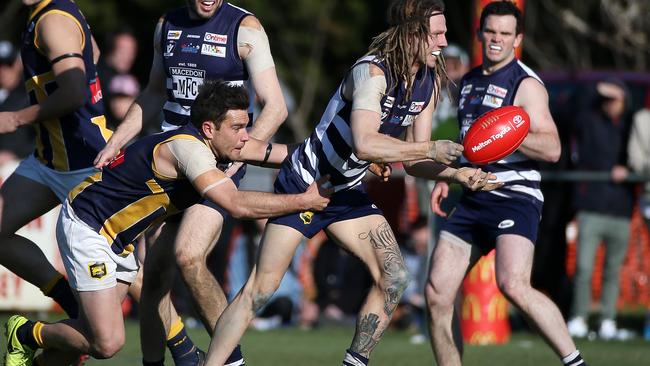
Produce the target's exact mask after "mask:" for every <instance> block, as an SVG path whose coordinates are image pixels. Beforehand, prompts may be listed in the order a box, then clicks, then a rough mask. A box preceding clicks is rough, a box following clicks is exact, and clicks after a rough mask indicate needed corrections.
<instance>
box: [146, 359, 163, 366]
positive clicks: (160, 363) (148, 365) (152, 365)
mask: <svg viewBox="0 0 650 366" xmlns="http://www.w3.org/2000/svg"><path fill="white" fill-rule="evenodd" d="M142 365H143V366H165V359H164V358H163V359H162V360H160V361H155V362H148V361H145V360H144V358H143V359H142Z"/></svg>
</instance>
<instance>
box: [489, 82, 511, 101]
mask: <svg viewBox="0 0 650 366" xmlns="http://www.w3.org/2000/svg"><path fill="white" fill-rule="evenodd" d="M487 93H488V94H492V95H496V96H497V97H499V98H505V97H506V94H508V89H506V88H501V87H499V86H496V85H493V84H490V85H489V86H488V89H487Z"/></svg>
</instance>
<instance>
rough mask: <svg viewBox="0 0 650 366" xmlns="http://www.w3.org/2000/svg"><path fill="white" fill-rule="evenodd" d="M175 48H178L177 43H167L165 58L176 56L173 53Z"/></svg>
mask: <svg viewBox="0 0 650 366" xmlns="http://www.w3.org/2000/svg"><path fill="white" fill-rule="evenodd" d="M174 46H176V42H174V41H169V43H167V45H166V46H165V53H163V56H165V57H172V56H174V52H172V51H173V50H174Z"/></svg>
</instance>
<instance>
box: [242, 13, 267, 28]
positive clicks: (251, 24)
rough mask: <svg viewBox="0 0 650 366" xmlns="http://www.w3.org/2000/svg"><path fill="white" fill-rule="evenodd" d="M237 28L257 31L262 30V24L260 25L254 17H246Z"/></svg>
mask: <svg viewBox="0 0 650 366" xmlns="http://www.w3.org/2000/svg"><path fill="white" fill-rule="evenodd" d="M239 26H240V27H248V28H255V29H258V30H261V29H262V23H260V21H259V20H258V19H257V18H256V17H255V16H254V15H247V16H246V17H245V18H244V19H242V21H241V23H240V25H239Z"/></svg>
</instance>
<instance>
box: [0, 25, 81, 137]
mask: <svg viewBox="0 0 650 366" xmlns="http://www.w3.org/2000/svg"><path fill="white" fill-rule="evenodd" d="M91 41H92V40H89V39H88V40H86V39H85V37H84V34H83V31H82V30H81V29H80V28H79V25H78V24H77V22H75V21H74V20H73V19H72V18H70V17H68V16H66V15H63V14H57V13H52V14H48V15H46V16H45V17H43V18H42V19H41V21H39V22H38V28H37V29H36V40H35V42H36V47H37V48H38V49H39V50H40V51H41V52H43V54H45V56H46V57H47V59H48V60H50V61H55V62H54V63H52V73H53V78H52V79H50V80H49V81H54V82H56V85H57V89H56V91H55V92H54V93H52V94H50V95H47V92H46V91H45V85H44V83H47V82H48V80H47V78H48V77H49V76H48V75H47V74H46V75H40V76H39V77H35V78H33V79H32V80H27V83H26V84H27V89H28V91H29V92H31V91H33V92H34V93H35V95H36V98H37V99H38V104H36V105H33V106H30V107H27V108H24V109H21V110H19V111H16V112H3V113H0V133H8V132H13V131H15V130H16V129H17V128H18V127H20V126H22V125H27V124H32V123H35V122H40V121H46V120H49V119H54V118H58V117H61V116H63V115H66V114H68V113H70V112H72V111H74V110H75V109H78V108H80V107H82V106H83V105H84V104H85V102H86V100H87V98H88V94H89V93H90V89H89V87H88V82H87V80H86V67H85V65H84V60H83V58H80V57H78V56H76V55H82V54H83V48H84V45H85V42H91ZM65 55H70V56H65ZM62 56H63V58H61V57H62Z"/></svg>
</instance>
